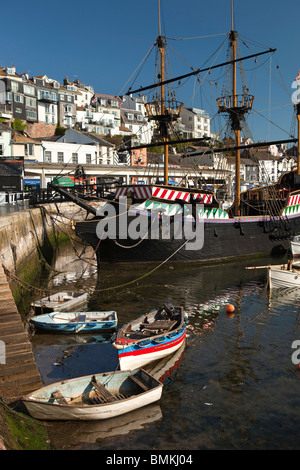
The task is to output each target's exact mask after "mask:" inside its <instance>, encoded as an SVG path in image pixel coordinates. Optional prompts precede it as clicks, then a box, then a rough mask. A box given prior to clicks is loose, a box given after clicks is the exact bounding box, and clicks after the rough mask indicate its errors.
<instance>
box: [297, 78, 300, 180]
mask: <svg viewBox="0 0 300 470" xmlns="http://www.w3.org/2000/svg"><path fill="white" fill-rule="evenodd" d="M297 80H298V84H297V88H298V92H297V104H296V114H297V121H298V147H297V149H298V151H297V154H298V155H297V174H298V175H300V72H299V69H298V76H297Z"/></svg>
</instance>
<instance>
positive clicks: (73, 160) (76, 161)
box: [72, 153, 78, 163]
mask: <svg viewBox="0 0 300 470" xmlns="http://www.w3.org/2000/svg"><path fill="white" fill-rule="evenodd" d="M72 163H78V153H72Z"/></svg>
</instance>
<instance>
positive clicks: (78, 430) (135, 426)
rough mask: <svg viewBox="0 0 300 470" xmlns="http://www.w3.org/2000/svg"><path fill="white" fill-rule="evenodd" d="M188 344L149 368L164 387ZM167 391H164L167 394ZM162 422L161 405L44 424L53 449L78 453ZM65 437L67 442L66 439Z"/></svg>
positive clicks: (147, 368)
mask: <svg viewBox="0 0 300 470" xmlns="http://www.w3.org/2000/svg"><path fill="white" fill-rule="evenodd" d="M184 350H185V344H184V345H183V346H182V347H181V348H180V349H179V350H178V351H176V352H175V353H174V354H173V355H171V356H169V357H167V358H163V359H162V360H160V361H155V362H153V363H152V364H148V365H147V367H145V370H147V372H149V373H150V374H152V375H153V376H154V377H155V378H156V379H157V380H160V381H161V383H163V384H164V385H165V386H167V385H168V384H170V382H171V380H172V378H173V377H174V376H175V374H176V371H177V369H178V367H179V365H180V362H181V360H182V357H183V354H184ZM164 390H165V387H164V389H163V393H164ZM162 418H163V414H162V411H161V407H160V405H159V403H156V404H153V405H148V406H146V407H143V408H141V409H139V410H135V411H133V412H130V413H127V414H125V415H122V416H117V417H115V418H111V419H107V420H103V421H96V422H92V421H89V422H76V423H74V422H55V423H54V424H53V423H51V422H50V423H49V422H47V423H46V422H45V423H44V424H45V425H46V427H47V429H48V432H49V437H50V439H51V443H52V446H54V448H55V449H76V448H77V447H78V446H81V447H82V446H83V445H87V444H88V445H89V448H93V444H97V443H102V442H104V441H105V440H107V439H110V438H116V437H118V436H125V435H127V434H129V433H132V432H133V431H139V430H142V429H147V428H149V426H150V425H151V424H153V423H155V422H158V421H160V420H161V419H162ZM66 436H68V438H67V439H66Z"/></svg>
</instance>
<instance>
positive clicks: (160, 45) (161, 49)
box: [157, 0, 169, 185]
mask: <svg viewBox="0 0 300 470" xmlns="http://www.w3.org/2000/svg"><path fill="white" fill-rule="evenodd" d="M157 44H158V48H159V52H160V80H161V81H162V82H164V81H165V38H164V37H162V35H161V22H160V0H158V38H157ZM160 100H161V114H162V116H163V115H164V114H165V85H164V84H162V85H161V92H160ZM165 131H166V129H165ZM162 138H163V141H164V142H165V141H167V140H168V136H167V132H163V136H162ZM168 180H169V146H168V145H165V151H164V184H166V185H167V184H168Z"/></svg>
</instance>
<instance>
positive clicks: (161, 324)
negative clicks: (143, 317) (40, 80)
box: [142, 320, 177, 332]
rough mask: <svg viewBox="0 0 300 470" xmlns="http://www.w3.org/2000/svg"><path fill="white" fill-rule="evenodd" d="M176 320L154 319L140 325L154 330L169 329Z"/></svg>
mask: <svg viewBox="0 0 300 470" xmlns="http://www.w3.org/2000/svg"><path fill="white" fill-rule="evenodd" d="M176 323H177V322H176V320H173V321H171V320H156V321H154V322H152V323H142V326H143V328H144V329H145V330H155V331H165V332H167V331H170V330H171V329H172V328H173V326H174V325H176Z"/></svg>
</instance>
